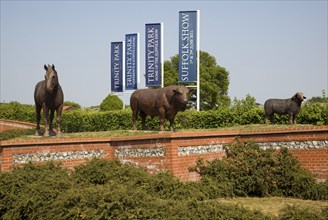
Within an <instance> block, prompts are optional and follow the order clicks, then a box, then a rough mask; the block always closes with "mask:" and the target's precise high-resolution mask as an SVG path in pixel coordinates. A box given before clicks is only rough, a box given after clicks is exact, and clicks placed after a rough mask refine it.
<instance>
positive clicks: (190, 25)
mask: <svg viewBox="0 0 328 220" xmlns="http://www.w3.org/2000/svg"><path fill="white" fill-rule="evenodd" d="M198 12H199V11H180V12H179V82H196V81H197V50H198V49H197V48H198V45H197V43H198V34H199V33H198V31H197V25H198V16H199V15H198V14H199V13H198Z"/></svg>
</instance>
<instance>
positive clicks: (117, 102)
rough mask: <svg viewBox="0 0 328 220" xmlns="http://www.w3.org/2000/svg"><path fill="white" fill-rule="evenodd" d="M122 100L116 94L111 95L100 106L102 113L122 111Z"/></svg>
mask: <svg viewBox="0 0 328 220" xmlns="http://www.w3.org/2000/svg"><path fill="white" fill-rule="evenodd" d="M122 107H123V102H122V100H121V99H120V98H119V97H118V96H117V95H115V94H109V95H108V96H107V97H106V98H105V99H104V100H103V101H102V102H101V104H100V111H111V110H121V109H122Z"/></svg>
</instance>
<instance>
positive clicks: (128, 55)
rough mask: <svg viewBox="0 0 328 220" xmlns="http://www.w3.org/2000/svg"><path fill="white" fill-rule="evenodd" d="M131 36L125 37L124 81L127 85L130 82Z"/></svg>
mask: <svg viewBox="0 0 328 220" xmlns="http://www.w3.org/2000/svg"><path fill="white" fill-rule="evenodd" d="M132 46H133V42H132V37H128V38H127V39H126V73H125V74H126V82H127V86H129V85H131V84H132V54H133V53H132Z"/></svg>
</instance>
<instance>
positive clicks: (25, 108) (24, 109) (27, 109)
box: [0, 102, 36, 123]
mask: <svg viewBox="0 0 328 220" xmlns="http://www.w3.org/2000/svg"><path fill="white" fill-rule="evenodd" d="M0 118H5V119H11V120H18V121H25V122H34V123H35V122H36V116H35V108H34V106H32V105H23V104H20V103H18V102H10V103H0Z"/></svg>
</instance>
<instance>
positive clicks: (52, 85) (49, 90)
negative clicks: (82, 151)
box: [34, 64, 64, 137]
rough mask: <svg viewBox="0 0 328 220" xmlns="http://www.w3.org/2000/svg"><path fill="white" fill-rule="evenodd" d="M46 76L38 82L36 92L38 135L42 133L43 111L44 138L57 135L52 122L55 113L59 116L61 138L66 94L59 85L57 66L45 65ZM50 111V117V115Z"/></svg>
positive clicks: (59, 134) (58, 129) (58, 123)
mask: <svg viewBox="0 0 328 220" xmlns="http://www.w3.org/2000/svg"><path fill="white" fill-rule="evenodd" d="M44 69H45V70H46V74H45V75H44V77H45V79H44V80H42V81H40V82H38V84H36V86H35V90H34V101H35V110H36V121H37V125H36V135H41V133H40V119H41V109H43V114H44V123H45V132H44V135H43V136H44V137H47V136H49V135H51V136H54V135H56V134H55V132H54V130H53V126H52V121H53V119H54V113H55V111H56V116H57V126H58V128H57V136H61V130H60V123H61V114H62V111H63V106H64V93H63V90H62V88H61V86H60V85H59V81H58V75H57V71H56V70H55V66H54V65H53V64H52V66H50V65H49V64H48V66H47V65H44ZM49 111H50V115H49Z"/></svg>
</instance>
